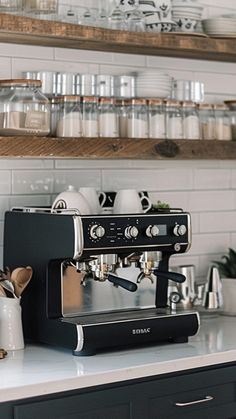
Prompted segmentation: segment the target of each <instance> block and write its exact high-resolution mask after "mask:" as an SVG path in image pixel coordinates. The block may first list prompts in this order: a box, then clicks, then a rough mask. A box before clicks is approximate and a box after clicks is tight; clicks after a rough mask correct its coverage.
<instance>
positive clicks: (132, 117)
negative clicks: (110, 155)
mask: <svg viewBox="0 0 236 419" xmlns="http://www.w3.org/2000/svg"><path fill="white" fill-rule="evenodd" d="M127 134H128V138H148V108H147V101H146V99H130V100H129V101H128V124H127Z"/></svg>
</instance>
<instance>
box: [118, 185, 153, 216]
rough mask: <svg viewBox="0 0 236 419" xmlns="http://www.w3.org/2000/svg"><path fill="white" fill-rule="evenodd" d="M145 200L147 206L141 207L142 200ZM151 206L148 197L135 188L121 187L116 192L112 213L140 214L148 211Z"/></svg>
mask: <svg viewBox="0 0 236 419" xmlns="http://www.w3.org/2000/svg"><path fill="white" fill-rule="evenodd" d="M144 201H146V202H147V204H148V205H147V207H146V208H145V209H144V208H143V202H144ZM151 207H152V203H151V201H150V199H149V198H148V197H147V196H145V195H143V196H141V197H140V196H139V193H138V192H137V191H136V190H135V189H121V190H119V191H118V192H117V194H116V197H115V201H114V207H113V214H140V213H146V212H148V211H149V210H150V209H151Z"/></svg>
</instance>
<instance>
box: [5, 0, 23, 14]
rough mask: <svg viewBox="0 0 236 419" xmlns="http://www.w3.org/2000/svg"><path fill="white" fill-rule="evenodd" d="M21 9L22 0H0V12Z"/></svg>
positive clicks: (18, 10) (19, 10)
mask: <svg viewBox="0 0 236 419" xmlns="http://www.w3.org/2000/svg"><path fill="white" fill-rule="evenodd" d="M21 11H22V0H0V12H18V13H20V12H21Z"/></svg>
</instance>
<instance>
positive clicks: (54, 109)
mask: <svg viewBox="0 0 236 419" xmlns="http://www.w3.org/2000/svg"><path fill="white" fill-rule="evenodd" d="M49 103H50V115H51V136H52V137H55V136H56V132H57V117H58V111H59V105H60V98H59V97H50V98H49Z"/></svg>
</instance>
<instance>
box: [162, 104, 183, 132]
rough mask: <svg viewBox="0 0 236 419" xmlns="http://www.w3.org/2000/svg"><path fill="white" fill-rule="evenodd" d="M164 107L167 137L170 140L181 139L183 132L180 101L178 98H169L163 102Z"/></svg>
mask: <svg viewBox="0 0 236 419" xmlns="http://www.w3.org/2000/svg"><path fill="white" fill-rule="evenodd" d="M165 108H166V136H167V138H168V139H171V140H172V139H174V140H182V139H183V138H184V133H183V114H182V107H181V103H180V102H179V101H178V100H174V99H170V100H167V101H166V102H165Z"/></svg>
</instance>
